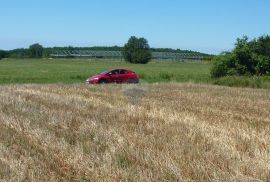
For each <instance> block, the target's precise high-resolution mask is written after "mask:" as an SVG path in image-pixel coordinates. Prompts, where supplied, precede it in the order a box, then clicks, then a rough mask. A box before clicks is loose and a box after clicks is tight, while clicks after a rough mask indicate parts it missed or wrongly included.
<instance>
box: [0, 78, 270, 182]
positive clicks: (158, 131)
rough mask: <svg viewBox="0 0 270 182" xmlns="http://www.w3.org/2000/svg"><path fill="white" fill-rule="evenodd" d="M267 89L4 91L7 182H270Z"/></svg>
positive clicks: (2, 156) (1, 138)
mask: <svg viewBox="0 0 270 182" xmlns="http://www.w3.org/2000/svg"><path fill="white" fill-rule="evenodd" d="M269 111H270V92H269V90H263V89H261V90H257V89H241V88H227V87H218V86H209V85H200V84H197V85H196V84H189V83H185V84H180V83H179V84H176V83H167V84H153V85H150V84H141V85H105V86H86V85H7V86H1V87H0V177H1V180H3V181H6V180H10V181H23V180H25V181H270V127H269V126H270V113H269Z"/></svg>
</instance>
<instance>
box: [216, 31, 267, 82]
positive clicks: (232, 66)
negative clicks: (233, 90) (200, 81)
mask: <svg viewBox="0 0 270 182" xmlns="http://www.w3.org/2000/svg"><path fill="white" fill-rule="evenodd" d="M269 73H270V37H269V36H262V37H259V38H258V39H254V40H252V41H248V38H247V37H245V36H244V37H243V38H241V39H237V42H236V44H235V48H234V50H233V51H232V52H231V53H225V54H222V55H220V56H217V57H216V58H215V59H214V65H213V67H212V69H211V76H212V77H215V78H219V77H223V76H227V75H248V76H250V75H266V74H269Z"/></svg>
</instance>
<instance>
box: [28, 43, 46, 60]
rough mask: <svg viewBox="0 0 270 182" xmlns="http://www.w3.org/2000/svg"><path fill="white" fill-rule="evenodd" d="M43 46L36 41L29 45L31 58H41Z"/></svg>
mask: <svg viewBox="0 0 270 182" xmlns="http://www.w3.org/2000/svg"><path fill="white" fill-rule="evenodd" d="M43 50H44V48H43V46H42V45H40V44H38V43H36V44H33V45H31V46H30V47H29V53H30V57H31V58H41V57H42V55H43Z"/></svg>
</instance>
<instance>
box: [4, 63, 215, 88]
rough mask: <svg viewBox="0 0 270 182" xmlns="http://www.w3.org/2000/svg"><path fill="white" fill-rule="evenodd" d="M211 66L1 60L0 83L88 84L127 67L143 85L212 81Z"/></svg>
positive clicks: (197, 64)
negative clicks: (93, 77) (92, 77)
mask: <svg viewBox="0 0 270 182" xmlns="http://www.w3.org/2000/svg"><path fill="white" fill-rule="evenodd" d="M210 66H211V65H210V64H203V63H183V62H173V61H166V62H165V61H163V62H161V61H152V62H150V63H149V64H147V65H138V64H128V63H126V62H124V61H120V60H103V59H83V60H82V59H52V60H50V59H25V60H24V59H23V60H16V59H7V60H1V61H0V84H11V83H67V84H70V83H84V81H85V80H86V79H87V78H88V77H89V76H90V75H94V74H97V73H100V72H102V71H104V70H108V69H113V68H127V69H131V70H133V71H135V72H136V73H138V74H139V75H140V77H141V82H147V83H153V82H168V81H176V82H187V81H191V82H196V83H198V82H203V83H207V82H209V81H210V74H209V69H210Z"/></svg>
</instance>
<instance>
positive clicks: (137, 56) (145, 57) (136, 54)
mask: <svg viewBox="0 0 270 182" xmlns="http://www.w3.org/2000/svg"><path fill="white" fill-rule="evenodd" d="M123 57H124V58H125V61H126V62H129V63H135V64H146V63H148V62H149V61H150V60H151V58H152V53H151V50H150V46H149V44H148V41H147V40H146V39H145V38H137V37H135V36H132V37H130V39H129V40H128V42H127V43H126V44H125V46H124V49H123Z"/></svg>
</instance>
